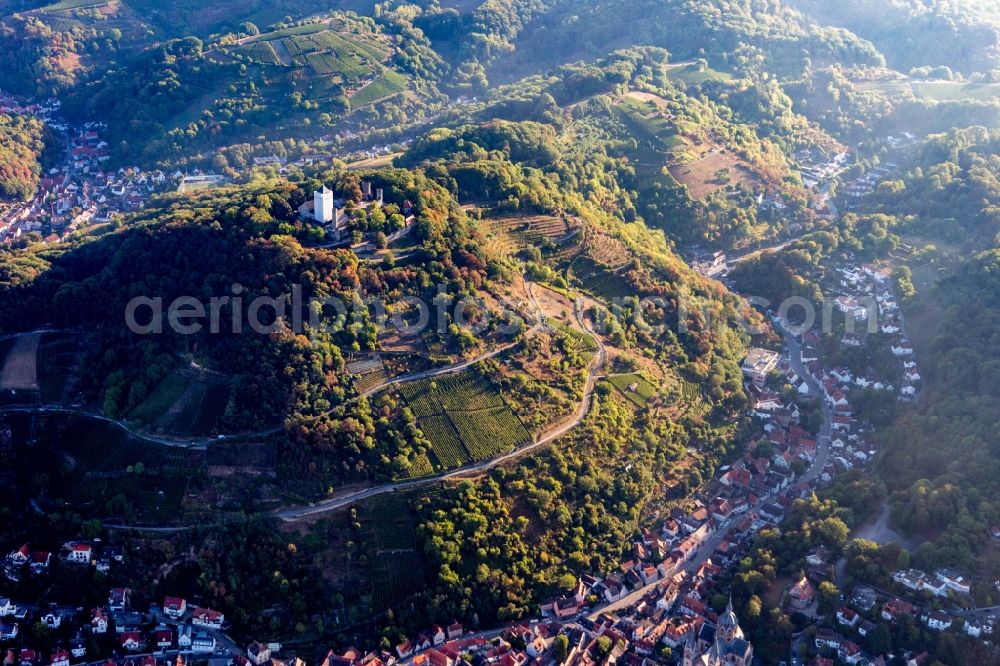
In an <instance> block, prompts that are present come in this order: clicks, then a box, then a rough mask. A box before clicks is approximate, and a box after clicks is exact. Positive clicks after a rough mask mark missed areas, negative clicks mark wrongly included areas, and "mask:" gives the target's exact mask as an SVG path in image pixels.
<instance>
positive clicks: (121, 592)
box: [108, 587, 132, 612]
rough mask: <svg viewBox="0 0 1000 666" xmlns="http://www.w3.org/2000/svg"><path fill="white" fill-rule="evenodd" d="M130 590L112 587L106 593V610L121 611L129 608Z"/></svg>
mask: <svg viewBox="0 0 1000 666" xmlns="http://www.w3.org/2000/svg"><path fill="white" fill-rule="evenodd" d="M131 599H132V590H130V589H129V588H127V587H113V588H111V590H109V591H108V610H110V611H112V612H114V611H123V610H125V609H127V608H128V607H129V604H130V603H131Z"/></svg>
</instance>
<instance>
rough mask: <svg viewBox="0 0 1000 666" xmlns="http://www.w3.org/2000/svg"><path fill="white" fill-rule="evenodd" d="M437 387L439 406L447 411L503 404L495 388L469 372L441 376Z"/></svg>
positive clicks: (501, 405)
mask: <svg viewBox="0 0 1000 666" xmlns="http://www.w3.org/2000/svg"><path fill="white" fill-rule="evenodd" d="M437 387H438V392H439V394H440V395H439V400H440V401H441V406H442V407H444V409H445V410H447V411H449V412H451V411H454V410H467V409H486V408H490V407H503V406H504V402H503V400H502V399H501V398H500V394H499V393H497V392H496V389H495V388H494V387H493V386H492V385H491V384H490V383H489V382H488V381H487V380H485V379H483V378H482V377H479V376H478V375H474V374H473V373H471V372H462V373H459V374H457V375H449V376H446V377H442V378H440V379H439V380H437Z"/></svg>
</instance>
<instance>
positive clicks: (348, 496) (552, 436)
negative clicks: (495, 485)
mask: <svg viewBox="0 0 1000 666" xmlns="http://www.w3.org/2000/svg"><path fill="white" fill-rule="evenodd" d="M527 284H528V287H527V288H528V295H529V296H530V297H531V300H532V302H533V303H535V306H536V307H538V305H537V302H535V298H534V294H533V292H532V290H531V283H530V282H528V283H527ZM574 315H575V316H576V319H577V321H578V322H579V323H580V326H582V327H583V328H584V330H586V331H587V332H588V333H589V334H590V336H591V337H592V338H593V339H594V341H595V342H596V343H597V353H596V354H594V358H593V360H592V361H591V363H590V366H589V367H588V368H587V379H586V381H585V383H584V388H583V398H582V399H581V400H580V405H579V406H578V407H577V409H576V411H575V412H574V413H573V415H572V416H570V417H569V418H568V419H566V420H565V421H563V422H562V423H560V424H559V425H557V426H556V427H554V428H553V429H551V430H549V431H548V432H546V433H545V434H544V435H542V436H541V437H539V438H538V439H536V440H535V441H533V442H531V443H530V444H526V445H525V446H522V447H520V448H518V449H515V450H513V451H511V452H509V453H506V454H504V455H501V456H497V457H496V458H490V459H489V460H484V461H482V462H478V463H474V464H471V465H466V466H464V467H459V468H458V469H454V470H451V471H448V472H442V473H440V474H437V475H435V476H428V477H424V478H421V479H413V480H412V481H399V482H396V483H386V484H383V485H381V486H373V487H371V488H365V489H363V490H356V491H351V492H347V493H344V494H341V495H338V496H336V497H330V498H329V499H325V500H321V501H319V502H316V503H314V504H310V505H308V506H300V507H292V508H287V509H281V510H279V511H277V512H276V513H275V514H274V515H276V516H277V517H279V518H281V519H282V520H284V521H286V522H296V521H299V520H303V519H305V518H311V517H313V516H317V515H320V514H324V513H329V512H331V511H337V510H339V509H343V508H345V507H347V506H350V505H351V504H354V503H355V502H359V501H361V500H365V499H368V498H371V497H375V496H376V495H384V494H385V493H391V492H395V491H397V490H409V489H412V488H419V487H421V486H427V485H431V484H434V483H437V482H439V481H444V480H447V479H460V478H465V477H470V476H476V475H479V474H482V473H483V472H486V471H489V470H491V469H493V468H494V467H497V466H498V465H502V464H504V463H506V462H509V461H511V460H514V459H516V458H519V457H520V456H523V455H525V454H527V453H530V452H531V451H534V450H536V449H539V448H541V447H543V446H545V445H547V444H549V443H551V442H552V441H554V440H556V439H558V438H559V437H562V436H563V435H565V434H566V433H567V432H569V431H570V430H572V429H573V428H575V427H576V426H578V425H579V424H580V423H581V422H582V421H583V419H585V418H586V416H587V414H588V413H589V412H590V407H591V405H592V404H593V397H594V388H595V387H596V385H597V379H598V377H599V376H600V374H601V372H602V370H603V369H604V366H605V364H606V363H607V358H608V353H607V349H606V347H605V346H604V343H603V342H602V341H601V339H600V337H598V336H597V335H596V334H595V333H594V332H593V330H592V329H591V328H590V326H588V325H587V323H586V321H585V319H584V317H583V311H582V307H581V306H580V302H579V301H575V302H574ZM543 325H544V324H543V318H542V316H541V311H540V310H539V320H538V323H536V324H535V326H533V327H532V329H531V330H532V331H535V330H538V329H539V328H540V327H541V326H543ZM512 346H513V344H511V345H506V348H507V349H509V348H510V347H512ZM504 350H505V349H504V348H497V349H496V350H494V351H493V352H491V353H490V354H489V356H496V355H497V354H499V353H501V352H502V351H504ZM487 357H488V356H486V357H484V358H487ZM479 360H482V359H481V358H480V359H474V360H472V361H468V362H466V363H464V364H458V366H454V367H451V366H449V368H447V369H442V370H447V371H448V372H457V371H459V370H461V369H463V368H467V367H469V366H470V365H472V364H474V363H476V362H478V361H479ZM459 366H461V367H459ZM427 372H428V373H430V372H432V371H427ZM433 372H435V373H436V374H444V373H443V372H440V371H433ZM420 374H422V375H423V376H422V377H414V376H410V377H408V379H407V381H412V380H413V379H414V378H416V379H422V378H425V377H431V376H435V374H426V373H420ZM384 386H386V385H383V387H384Z"/></svg>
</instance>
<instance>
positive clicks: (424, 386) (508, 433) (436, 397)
mask: <svg viewBox="0 0 1000 666" xmlns="http://www.w3.org/2000/svg"><path fill="white" fill-rule="evenodd" d="M400 391H401V393H402V394H403V396H404V397H405V398H406V402H407V404H408V405H409V406H410V409H411V410H412V411H413V413H414V416H416V417H417V420H418V424H419V425H420V429H421V430H422V431H423V433H424V435H425V436H426V437H427V439H428V440H429V441H430V443H431V452H430V454H429V456H428V457H429V464H430V465H431V466H432V467H433V469H434V470H436V471H442V470H447V469H454V468H456V467H461V466H463V465H466V464H468V463H470V462H473V461H479V460H485V459H488V458H492V457H495V456H497V455H499V454H501V453H506V452H508V451H511V450H513V449H514V448H515V447H517V446H521V445H523V444H526V443H528V442H530V441H531V433H530V432H528V430H527V429H526V428H525V427H524V424H523V423H522V422H521V420H520V419H519V418H518V417H517V415H516V414H515V413H514V412H513V410H511V408H510V407H509V406H508V405H507V404H506V403H505V402H504V400H503V398H502V397H501V396H500V394H499V392H498V391H497V389H496V387H494V386H493V385H492V384H491V383H490V382H489V380H487V379H486V378H485V377H482V376H480V375H479V374H477V373H475V372H473V371H465V372H461V373H458V374H456V375H448V376H442V377H439V378H436V379H434V380H430V379H427V380H423V381H419V382H409V383H405V384H402V385H401V386H400ZM408 474H409V476H411V477H412V476H414V475H418V474H419V475H424V474H423V473H422V471H421V470H414V469H411V470H410V471H409V473H408Z"/></svg>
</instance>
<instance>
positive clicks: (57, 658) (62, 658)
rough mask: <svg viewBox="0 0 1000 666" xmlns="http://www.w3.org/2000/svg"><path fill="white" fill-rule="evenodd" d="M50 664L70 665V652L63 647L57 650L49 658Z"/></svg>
mask: <svg viewBox="0 0 1000 666" xmlns="http://www.w3.org/2000/svg"><path fill="white" fill-rule="evenodd" d="M49 666H69V652H67V651H66V650H63V649H58V650H55V651H54V652H53V653H52V656H51V658H50V659H49Z"/></svg>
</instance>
